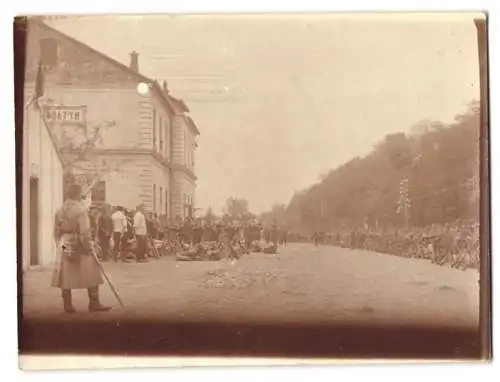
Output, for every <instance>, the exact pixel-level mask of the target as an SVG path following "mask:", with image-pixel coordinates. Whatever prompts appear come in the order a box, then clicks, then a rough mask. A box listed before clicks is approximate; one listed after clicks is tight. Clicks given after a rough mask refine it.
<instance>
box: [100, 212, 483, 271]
mask: <svg viewBox="0 0 500 382" xmlns="http://www.w3.org/2000/svg"><path fill="white" fill-rule="evenodd" d="M90 211H91V213H90V214H91V223H92V235H93V237H94V240H95V242H96V243H97V244H98V250H99V253H100V257H101V259H102V260H104V261H107V260H111V259H113V260H115V261H131V260H135V261H139V262H144V261H148V260H147V259H148V258H150V257H161V256H163V255H167V254H179V253H186V254H193V256H194V255H199V254H200V253H203V254H205V255H207V253H208V255H207V256H208V257H210V253H212V254H213V253H219V252H218V251H220V250H221V248H222V247H224V246H225V247H227V248H229V249H230V250H229V253H239V254H241V253H249V252H252V251H264V249H265V248H263V247H262V245H261V244H260V243H266V244H269V245H270V248H273V245H275V247H276V248H277V246H278V245H286V244H287V242H312V243H313V244H315V245H326V244H327V245H335V246H338V247H343V248H350V249H358V250H367V251H374V252H379V253H386V254H391V255H397V256H404V257H413V258H422V259H429V260H431V261H432V262H434V263H436V264H440V265H449V266H451V267H455V268H461V269H465V268H470V267H478V265H479V224H478V223H477V222H473V221H457V222H454V223H448V224H444V225H438V224H435V225H432V226H428V227H410V228H406V229H396V228H394V229H374V228H369V227H355V228H341V229H340V228H339V229H337V230H331V231H329V232H320V231H317V232H314V233H313V234H312V235H304V234H300V233H297V232H290V233H289V232H287V231H286V230H284V229H282V228H280V227H278V226H277V225H271V226H263V224H262V223H260V222H258V221H237V220H217V221H206V220H204V219H189V218H188V219H181V218H180V217H177V218H176V219H174V220H169V219H167V218H166V217H165V216H164V215H157V214H153V213H146V212H145V211H144V206H142V205H141V206H138V207H137V208H136V209H135V210H133V211H130V210H126V209H125V208H122V207H111V206H108V205H103V206H100V207H94V208H91V210H90ZM267 250H269V249H267ZM273 250H274V251H275V250H276V249H271V251H273ZM212 257H213V256H212ZM218 257H219V256H215V258H218Z"/></svg>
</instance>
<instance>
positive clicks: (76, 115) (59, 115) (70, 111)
mask: <svg viewBox="0 0 500 382" xmlns="http://www.w3.org/2000/svg"><path fill="white" fill-rule="evenodd" d="M86 111H87V107H86V106H45V107H44V111H43V112H44V117H45V120H46V121H47V122H49V123H64V124H77V125H82V124H84V123H85V114H86Z"/></svg>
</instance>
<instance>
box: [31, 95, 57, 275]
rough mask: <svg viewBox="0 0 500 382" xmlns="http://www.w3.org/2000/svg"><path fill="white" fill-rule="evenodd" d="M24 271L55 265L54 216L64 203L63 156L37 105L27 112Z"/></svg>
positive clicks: (33, 105)
mask: <svg viewBox="0 0 500 382" xmlns="http://www.w3.org/2000/svg"><path fill="white" fill-rule="evenodd" d="M23 124H24V126H23V127H24V131H25V134H23V138H24V150H23V190H22V192H23V202H24V205H23V208H22V239H23V241H22V243H23V245H22V268H23V269H28V268H33V267H47V266H51V265H53V264H54V262H55V259H56V257H55V254H56V247H55V242H54V239H53V238H54V216H55V214H56V211H57V209H58V208H59V207H60V206H61V205H62V203H63V164H62V157H61V153H60V152H59V151H58V149H57V146H56V145H55V141H54V139H53V136H52V135H51V132H50V130H49V128H48V126H47V125H46V124H45V123H44V122H43V119H42V115H41V110H39V108H38V107H37V104H36V102H31V103H27V106H26V107H25V109H24V118H23Z"/></svg>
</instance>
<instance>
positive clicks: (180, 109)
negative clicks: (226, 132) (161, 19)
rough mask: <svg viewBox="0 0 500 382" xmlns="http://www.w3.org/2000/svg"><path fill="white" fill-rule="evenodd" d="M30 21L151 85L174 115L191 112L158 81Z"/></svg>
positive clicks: (68, 37)
mask: <svg viewBox="0 0 500 382" xmlns="http://www.w3.org/2000/svg"><path fill="white" fill-rule="evenodd" d="M29 21H30V22H33V23H35V24H36V25H38V26H40V27H42V28H45V29H47V30H50V31H51V32H53V33H55V34H57V35H59V36H61V37H63V38H65V39H67V40H70V41H71V42H72V43H74V44H76V45H79V46H81V47H83V48H84V49H87V50H89V51H90V52H92V53H94V54H96V55H98V56H100V57H101V58H102V59H103V60H105V61H108V62H109V63H110V64H112V65H114V66H116V67H118V68H120V69H121V70H123V71H124V72H125V73H127V74H128V75H129V76H131V77H132V78H135V79H136V80H137V81H138V82H145V83H147V84H150V85H151V89H153V91H154V92H155V93H156V95H157V96H158V97H159V98H160V99H161V100H162V101H163V103H164V105H165V106H166V107H167V108H168V109H169V110H170V111H171V112H172V113H184V112H189V108H188V107H187V106H186V104H185V103H184V101H182V100H180V99H177V98H174V97H172V96H171V95H169V94H168V93H167V92H165V91H163V89H162V88H161V86H160V84H159V83H158V82H157V81H155V80H152V79H151V78H148V77H146V76H144V75H142V74H140V73H138V72H136V71H134V70H132V69H131V68H130V67H128V66H127V65H125V64H122V63H121V62H119V61H117V60H115V59H114V58H111V57H109V56H107V55H105V54H104V53H102V52H100V51H98V50H96V49H94V48H92V47H91V46H89V45H87V44H85V43H83V42H82V41H79V40H77V39H75V38H73V37H71V36H69V35H67V34H65V33H63V32H61V31H59V30H57V29H54V28H52V27H50V26H49V25H47V24H45V23H44V22H43V21H41V20H40V19H38V18H36V17H33V18H30V20H29Z"/></svg>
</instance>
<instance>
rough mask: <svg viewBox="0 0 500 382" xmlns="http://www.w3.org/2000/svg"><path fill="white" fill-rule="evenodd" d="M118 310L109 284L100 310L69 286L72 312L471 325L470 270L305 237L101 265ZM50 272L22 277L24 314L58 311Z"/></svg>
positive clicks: (474, 313) (474, 311)
mask: <svg viewBox="0 0 500 382" xmlns="http://www.w3.org/2000/svg"><path fill="white" fill-rule="evenodd" d="M105 268H106V269H107V270H108V272H109V275H110V277H111V279H112V280H113V282H114V284H115V285H116V287H117V289H118V290H119V293H120V295H121V297H122V299H123V300H124V302H125V305H126V306H125V308H124V309H123V308H120V307H119V306H118V305H117V303H116V301H115V300H114V298H113V295H112V294H111V292H110V290H109V288H108V287H107V286H104V287H103V288H102V300H103V302H105V303H106V304H111V305H113V307H114V309H113V311H111V312H109V313H106V314H97V315H96V314H89V313H88V312H86V304H87V300H86V293H85V292H84V291H75V293H74V295H75V305H76V308H77V310H80V311H81V313H78V314H77V316H76V317H75V316H73V317H72V319H75V318H80V319H84V320H87V319H89V320H94V319H96V320H105V321H108V320H116V321H120V320H121V319H127V318H147V319H150V318H154V319H160V320H162V319H165V320H177V321H179V320H180V321H182V320H186V321H191V322H192V321H198V320H199V321H204V320H209V321H212V322H213V321H226V320H229V321H242V322H258V321H264V322H273V321H275V322H296V323H297V322H306V323H321V322H324V323H331V322H337V321H338V322H341V321H342V322H351V323H355V322H367V323H370V324H373V323H381V324H385V323H394V324H410V323H412V324H447V325H451V326H454V327H455V326H456V327H472V326H475V325H477V323H478V310H479V308H478V307H479V287H478V277H479V276H478V273H477V271H475V270H467V271H459V270H455V269H451V268H447V267H440V266H436V265H433V264H431V263H430V262H429V261H426V260H414V259H405V258H399V257H396V256H390V255H381V254H377V253H373V252H364V251H352V250H348V249H342V248H336V247H330V246H319V247H314V246H312V245H309V244H291V245H289V246H288V247H284V248H280V250H279V253H278V254H277V255H266V254H260V253H253V254H251V255H248V256H245V257H243V258H242V259H240V260H238V261H236V262H234V263H232V262H230V261H225V260H222V261H219V262H176V261H175V260H174V258H173V257H168V258H162V259H159V260H151V261H150V262H149V263H144V264H135V263H133V264H122V263H120V264H114V263H106V264H105ZM49 281H50V271H31V272H27V273H26V274H25V276H24V295H23V303H24V315H25V317H26V318H49V317H58V318H60V317H61V316H62V314H61V301H60V297H59V291H58V290H56V289H53V288H50V287H49Z"/></svg>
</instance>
